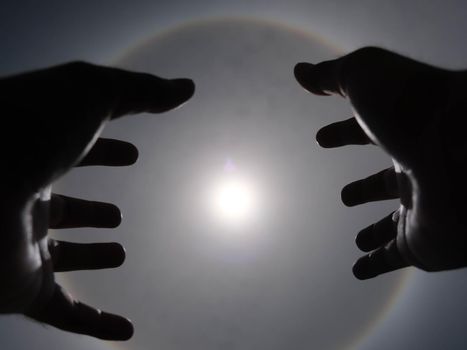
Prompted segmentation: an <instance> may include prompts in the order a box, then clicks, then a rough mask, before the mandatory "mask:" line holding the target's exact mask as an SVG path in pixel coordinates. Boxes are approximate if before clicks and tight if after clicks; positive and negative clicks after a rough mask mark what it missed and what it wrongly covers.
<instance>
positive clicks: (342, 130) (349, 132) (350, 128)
mask: <svg viewBox="0 0 467 350" xmlns="http://www.w3.org/2000/svg"><path fill="white" fill-rule="evenodd" d="M316 141H317V142H318V144H319V145H320V146H321V147H324V148H333V147H341V146H346V145H366V144H369V143H370V142H371V141H370V139H369V138H368V136H367V135H366V134H365V132H364V131H363V129H362V128H361V127H360V125H359V124H358V122H357V119H355V118H350V119H347V120H343V121H340V122H337V123H333V124H329V125H326V126H325V127H323V128H321V129H320V130H319V131H318V133H317V134H316Z"/></svg>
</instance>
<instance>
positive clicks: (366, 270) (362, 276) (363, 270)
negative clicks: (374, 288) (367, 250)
mask: <svg viewBox="0 0 467 350" xmlns="http://www.w3.org/2000/svg"><path fill="white" fill-rule="evenodd" d="M352 272H353V274H354V276H355V277H356V278H358V279H359V280H367V279H369V278H373V277H376V276H378V274H375V273H374V271H372V269H371V264H370V258H369V257H368V256H364V257H361V258H360V259H358V260H357V261H356V262H355V264H354V265H353V267H352Z"/></svg>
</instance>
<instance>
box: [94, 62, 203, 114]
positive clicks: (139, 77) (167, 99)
mask: <svg viewBox="0 0 467 350" xmlns="http://www.w3.org/2000/svg"><path fill="white" fill-rule="evenodd" d="M95 67H97V69H100V70H102V73H106V75H107V76H108V77H109V78H110V79H108V80H107V82H106V83H107V84H112V86H109V89H112V91H114V93H115V96H110V97H111V101H109V102H111V103H113V104H114V105H113V106H112V107H113V108H112V109H113V113H112V115H111V118H118V117H121V116H123V115H125V114H134V113H141V112H149V113H161V112H166V111H168V110H171V109H173V108H176V107H178V106H180V105H181V104H183V103H185V102H186V101H187V100H189V99H190V98H191V97H192V96H193V94H194V91H195V85H194V83H193V81H192V80H191V79H172V80H169V79H163V78H159V77H157V76H154V75H151V74H146V73H137V72H130V71H127V70H123V69H117V68H109V67H98V66H95Z"/></svg>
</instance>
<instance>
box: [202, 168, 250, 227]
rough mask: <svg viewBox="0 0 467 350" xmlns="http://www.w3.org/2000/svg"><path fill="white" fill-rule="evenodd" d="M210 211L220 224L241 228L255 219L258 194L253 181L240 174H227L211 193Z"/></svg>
mask: <svg viewBox="0 0 467 350" xmlns="http://www.w3.org/2000/svg"><path fill="white" fill-rule="evenodd" d="M209 199H210V201H209V202H210V203H209V204H210V209H211V213H212V215H213V218H214V219H215V220H216V221H218V222H219V223H222V224H225V225H229V226H239V225H242V224H245V223H247V222H251V221H253V220H254V219H255V217H256V215H257V211H258V194H257V191H256V189H255V186H254V184H253V182H252V181H251V180H248V179H246V178H245V177H241V176H240V175H238V174H235V173H234V174H225V175H223V176H222V177H221V178H219V179H217V181H215V182H214V185H213V186H212V188H211V193H210V198H209Z"/></svg>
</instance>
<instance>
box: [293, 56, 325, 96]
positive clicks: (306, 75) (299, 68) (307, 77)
mask: <svg viewBox="0 0 467 350" xmlns="http://www.w3.org/2000/svg"><path fill="white" fill-rule="evenodd" d="M294 75H295V79H297V81H298V82H299V83H300V85H302V86H303V87H304V88H305V89H306V90H308V91H310V92H311V93H313V94H315V95H319V96H329V94H327V93H325V92H324V91H323V90H321V89H320V88H317V87H316V86H314V84H315V83H316V79H315V76H316V73H315V65H314V64H312V63H308V62H300V63H297V64H296V65H295V68H294Z"/></svg>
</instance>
